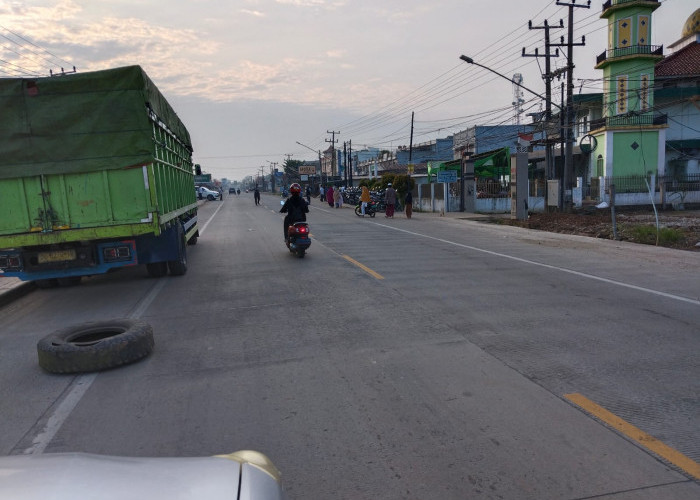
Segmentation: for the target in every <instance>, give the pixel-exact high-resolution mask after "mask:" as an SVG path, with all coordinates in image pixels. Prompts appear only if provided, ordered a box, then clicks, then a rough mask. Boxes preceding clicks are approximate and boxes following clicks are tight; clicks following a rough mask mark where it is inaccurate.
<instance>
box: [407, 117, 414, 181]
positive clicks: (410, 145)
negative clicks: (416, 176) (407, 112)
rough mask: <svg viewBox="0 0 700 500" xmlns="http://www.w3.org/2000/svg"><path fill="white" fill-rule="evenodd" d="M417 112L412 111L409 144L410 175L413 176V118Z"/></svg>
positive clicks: (408, 169)
mask: <svg viewBox="0 0 700 500" xmlns="http://www.w3.org/2000/svg"><path fill="white" fill-rule="evenodd" d="M414 115H415V111H411V142H410V143H409V144H408V168H407V169H406V170H407V171H408V175H411V169H412V168H413V117H414Z"/></svg>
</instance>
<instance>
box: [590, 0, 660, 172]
mask: <svg viewBox="0 0 700 500" xmlns="http://www.w3.org/2000/svg"><path fill="white" fill-rule="evenodd" d="M660 6H661V4H660V3H659V2H658V1H657V0H607V1H606V2H605V3H604V4H603V12H602V14H601V16H600V17H601V18H603V19H607V20H608V47H607V50H606V51H605V52H603V53H602V54H601V55H599V56H598V60H597V64H596V69H602V70H603V77H604V83H603V119H602V120H599V121H596V122H594V123H592V127H594V130H592V131H591V135H593V136H594V137H595V138H596V140H597V146H596V149H595V151H594V152H593V154H592V155H591V174H592V177H612V176H616V177H617V176H646V175H650V174H659V175H661V174H663V169H664V154H665V128H666V120H665V117H658V116H655V115H654V65H655V64H656V63H657V62H658V61H660V60H661V59H663V47H662V46H654V45H651V44H650V42H651V28H652V13H653V12H654V11H655V10H656V9H658V8H659V7H660Z"/></svg>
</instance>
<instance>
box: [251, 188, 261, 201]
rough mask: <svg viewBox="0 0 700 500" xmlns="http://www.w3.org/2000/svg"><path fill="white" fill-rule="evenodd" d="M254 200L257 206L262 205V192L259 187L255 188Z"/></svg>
mask: <svg viewBox="0 0 700 500" xmlns="http://www.w3.org/2000/svg"><path fill="white" fill-rule="evenodd" d="M253 199H254V200H255V204H256V205H260V191H259V190H258V186H255V192H254V193H253Z"/></svg>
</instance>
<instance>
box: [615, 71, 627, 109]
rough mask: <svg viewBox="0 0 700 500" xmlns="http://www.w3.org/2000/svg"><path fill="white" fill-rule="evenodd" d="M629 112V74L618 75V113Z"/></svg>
mask: <svg viewBox="0 0 700 500" xmlns="http://www.w3.org/2000/svg"><path fill="white" fill-rule="evenodd" d="M624 113H627V75H622V76H618V77H617V114H618V115H621V114H624Z"/></svg>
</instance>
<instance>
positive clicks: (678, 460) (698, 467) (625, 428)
mask: <svg viewBox="0 0 700 500" xmlns="http://www.w3.org/2000/svg"><path fill="white" fill-rule="evenodd" d="M564 397H565V398H566V399H568V400H569V401H571V402H572V403H574V404H575V405H577V406H579V407H580V408H582V409H583V410H584V411H585V412H586V413H590V414H591V415H593V416H594V417H596V418H599V419H600V420H602V421H603V422H605V423H606V424H608V425H609V426H611V427H613V428H615V429H617V430H618V431H620V432H622V433H623V434H624V435H625V436H627V437H629V438H630V439H633V440H634V441H637V442H638V443H639V444H641V445H642V446H644V447H645V448H646V449H648V450H650V451H652V452H654V453H656V454H657V455H659V456H660V457H661V458H663V459H665V460H667V461H668V462H670V463H672V464H673V465H675V466H676V467H678V468H680V469H682V470H684V471H685V472H686V473H688V474H690V475H691V476H693V477H694V478H695V479H700V464H699V463H697V462H696V461H694V460H692V459H691V458H688V457H686V456H685V455H683V454H682V453H681V452H679V451H677V450H675V449H673V448H671V447H670V446H668V445H666V444H664V443H662V442H661V441H659V440H658V439H656V438H655V437H654V436H651V435H649V434H647V433H646V432H644V431H643V430H641V429H639V428H637V427H635V426H634V425H632V424H630V423H629V422H626V421H625V420H623V419H621V418H620V417H618V416H617V415H615V414H614V413H611V412H610V411H608V410H606V409H605V408H603V407H602V406H600V405H598V404H596V403H594V402H593V401H591V400H590V399H588V398H587V397H585V396H583V395H581V394H576V393H573V394H564Z"/></svg>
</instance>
